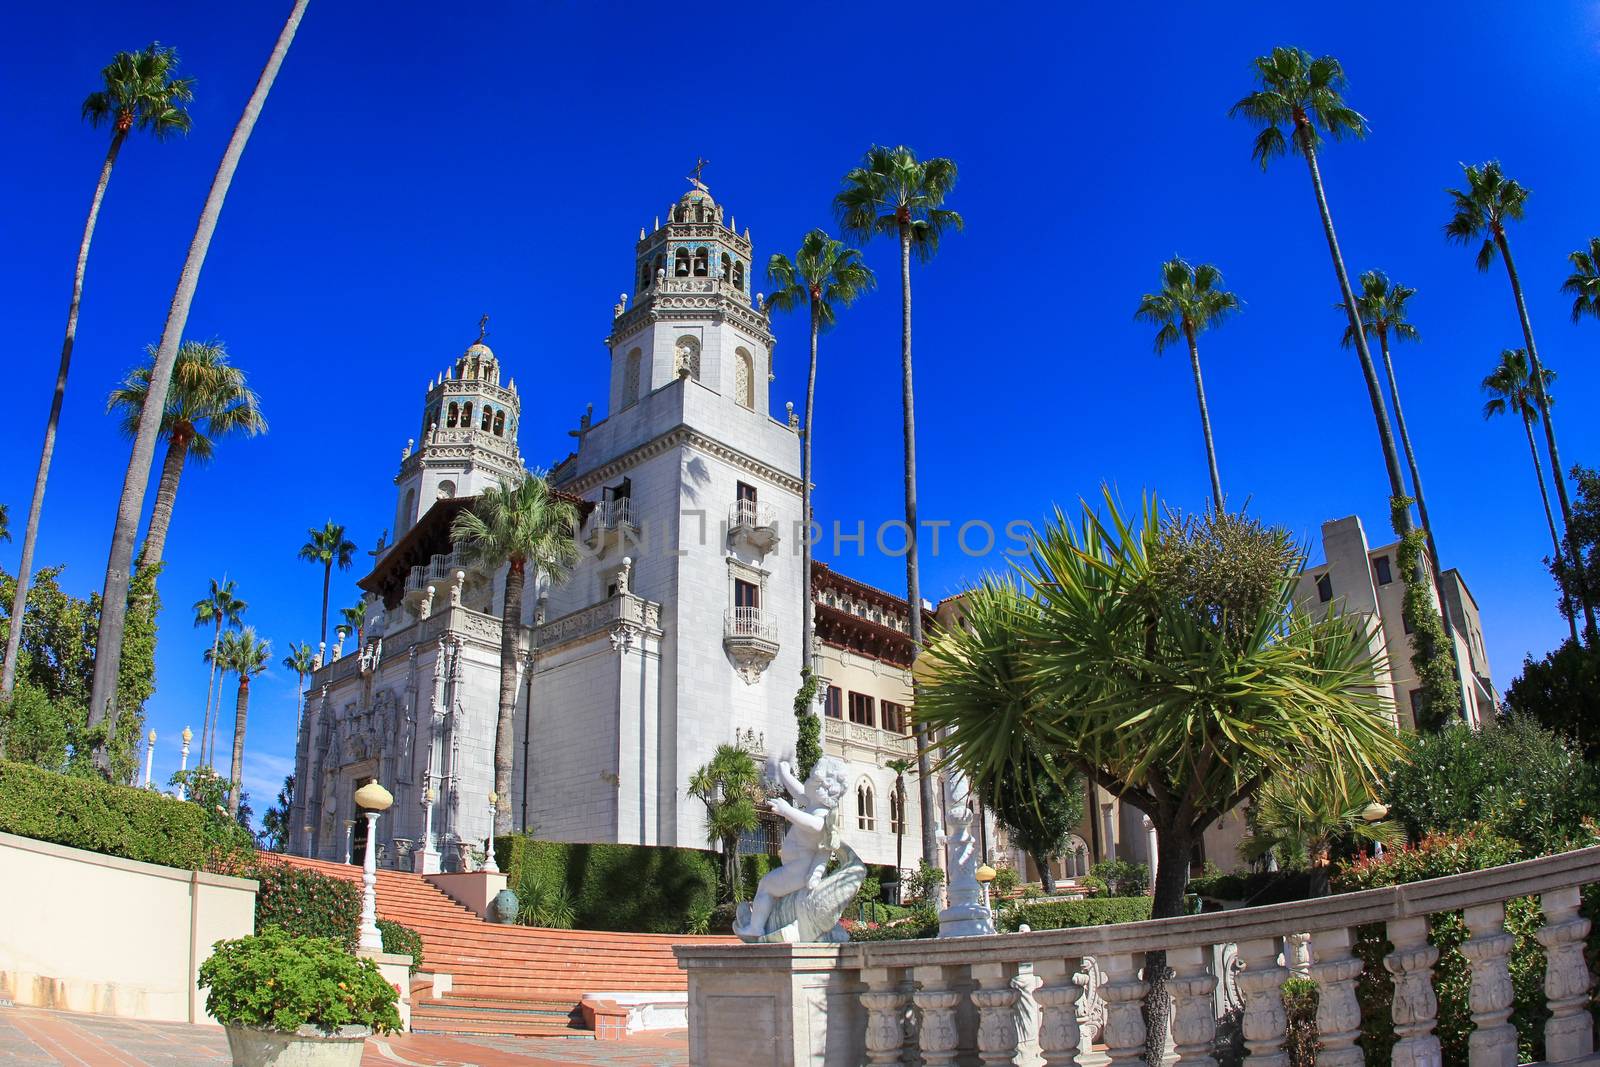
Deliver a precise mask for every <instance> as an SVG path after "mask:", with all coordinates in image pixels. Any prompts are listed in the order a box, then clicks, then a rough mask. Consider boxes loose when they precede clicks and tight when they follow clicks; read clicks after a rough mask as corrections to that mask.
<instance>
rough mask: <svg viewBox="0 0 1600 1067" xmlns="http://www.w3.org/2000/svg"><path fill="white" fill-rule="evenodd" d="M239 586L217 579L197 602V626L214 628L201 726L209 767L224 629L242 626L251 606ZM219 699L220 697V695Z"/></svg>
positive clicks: (204, 756)
mask: <svg viewBox="0 0 1600 1067" xmlns="http://www.w3.org/2000/svg"><path fill="white" fill-rule="evenodd" d="M237 588H238V585H237V583H235V582H232V581H229V580H228V578H227V576H226V575H224V576H223V579H222V581H221V582H218V581H217V580H216V579H215V578H213V579H211V588H210V590H209V591H208V592H207V593H206V595H205V596H203V597H201V598H200V599H199V600H196V601H195V602H194V625H195V628H196V629H198V628H200V627H202V626H210V627H211V628H212V630H211V651H210V652H208V653H207V654H206V656H205V661H206V662H207V663H208V664H210V666H211V677H210V678H209V679H208V680H207V681H206V717H205V719H204V720H203V721H202V723H201V725H200V760H201V761H203V762H204V763H205V764H206V766H208V767H209V766H212V765H213V764H212V763H211V756H210V755H208V754H207V753H208V751H215V749H216V743H215V741H214V740H212V741H211V745H210V749H209V750H208V748H207V740H208V739H212V737H213V730H214V727H215V725H216V724H215V721H214V720H213V719H212V717H211V694H212V691H213V690H214V689H216V688H217V664H218V660H217V647H218V646H219V645H220V644H221V643H222V630H223V628H224V627H228V628H232V627H235V626H239V625H241V622H242V620H243V618H244V613H245V610H246V609H247V608H249V607H250V605H249V604H248V603H246V602H245V601H243V600H240V599H239V597H238V596H237V595H235V593H234V590H235V589H237ZM218 699H219V700H220V696H219V698H218Z"/></svg>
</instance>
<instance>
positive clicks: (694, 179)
mask: <svg viewBox="0 0 1600 1067" xmlns="http://www.w3.org/2000/svg"><path fill="white" fill-rule="evenodd" d="M710 162H711V160H709V159H702V158H700V157H699V156H696V157H695V161H694V174H693V176H691V177H690V178H689V184H690V185H692V186H694V187H695V188H696V189H699V190H700V191H701V192H703V193H709V192H710V191H711V190H710V189H707V188H706V183H705V182H703V181H701V180H700V172H701V171H703V170H705V169H706V165H707V164H709V163H710Z"/></svg>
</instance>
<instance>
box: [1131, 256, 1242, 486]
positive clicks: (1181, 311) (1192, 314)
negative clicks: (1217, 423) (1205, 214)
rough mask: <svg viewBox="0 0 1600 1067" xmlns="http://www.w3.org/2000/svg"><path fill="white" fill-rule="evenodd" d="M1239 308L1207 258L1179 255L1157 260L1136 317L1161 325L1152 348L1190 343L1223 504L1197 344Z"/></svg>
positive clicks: (1214, 474) (1209, 456)
mask: <svg viewBox="0 0 1600 1067" xmlns="http://www.w3.org/2000/svg"><path fill="white" fill-rule="evenodd" d="M1238 310H1239V298H1238V297H1236V296H1234V295H1233V294H1232V293H1230V292H1228V291H1227V290H1225V289H1223V288H1222V272H1221V271H1220V270H1218V269H1217V268H1216V267H1214V266H1212V265H1211V264H1209V263H1202V264H1200V265H1199V266H1198V267H1191V266H1189V264H1187V263H1185V262H1184V261H1183V260H1182V259H1180V258H1179V257H1177V256H1173V257H1172V258H1171V259H1169V260H1167V261H1166V262H1165V263H1163V264H1161V291H1160V292H1158V293H1146V294H1144V297H1143V299H1141V300H1140V301H1139V310H1138V311H1135V312H1134V318H1137V319H1142V320H1144V321H1145V322H1149V323H1152V324H1154V325H1156V326H1159V327H1161V328H1160V329H1159V330H1157V331H1156V352H1157V353H1158V354H1159V353H1160V352H1162V351H1163V350H1164V349H1165V348H1166V347H1167V346H1168V345H1170V344H1173V343H1174V342H1176V341H1177V340H1178V338H1179V337H1182V338H1183V339H1184V341H1186V342H1187V343H1188V345H1189V366H1190V367H1191V368H1192V369H1193V371H1194V392H1195V396H1196V397H1197V398H1198V399H1199V401H1200V428H1201V430H1202V431H1204V433H1205V438H1206V461H1207V462H1208V463H1209V464H1210V466H1211V501H1212V503H1213V504H1214V505H1215V506H1216V509H1217V510H1218V511H1219V512H1220V511H1221V510H1222V506H1223V505H1222V478H1221V476H1220V475H1218V474H1217V446H1216V443H1215V442H1214V441H1212V439H1211V412H1210V410H1209V409H1208V408H1207V407H1206V386H1205V382H1204V381H1203V380H1202V379H1201V377H1200V346H1199V345H1198V344H1197V343H1196V342H1195V338H1196V336H1197V335H1198V334H1199V333H1200V332H1201V331H1203V330H1208V329H1210V328H1211V327H1213V326H1217V325H1220V324H1221V322H1222V320H1223V319H1225V318H1227V317H1228V316H1229V315H1231V314H1233V313H1234V312H1236V311H1238Z"/></svg>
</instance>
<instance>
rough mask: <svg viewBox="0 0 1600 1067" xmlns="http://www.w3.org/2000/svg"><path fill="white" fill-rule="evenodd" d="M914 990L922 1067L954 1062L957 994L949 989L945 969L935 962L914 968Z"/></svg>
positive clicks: (958, 1036)
mask: <svg viewBox="0 0 1600 1067" xmlns="http://www.w3.org/2000/svg"><path fill="white" fill-rule="evenodd" d="M912 973H913V975H914V976H915V978H916V983H917V988H916V992H914V993H912V994H911V1002H912V1003H913V1004H915V1005H916V1007H917V1049H918V1051H919V1052H920V1053H921V1054H922V1063H923V1067H943V1065H945V1064H952V1063H955V1061H956V1054H957V1052H958V1051H959V1046H960V1044H961V1031H960V1029H959V1028H958V1027H957V1026H956V1009H957V1007H958V1006H959V1005H960V1003H961V993H960V992H959V991H958V990H954V989H951V988H950V984H949V983H950V979H949V977H948V976H947V975H946V974H945V969H944V968H943V967H942V966H940V965H938V964H930V965H928V966H924V967H916V968H914V969H913V971H912Z"/></svg>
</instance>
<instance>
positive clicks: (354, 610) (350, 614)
mask: <svg viewBox="0 0 1600 1067" xmlns="http://www.w3.org/2000/svg"><path fill="white" fill-rule="evenodd" d="M339 618H340V619H341V620H342V621H343V624H344V627H345V630H346V632H348V633H353V634H355V635H356V644H357V645H358V646H359V645H360V644H361V642H362V639H363V637H364V634H365V631H366V625H367V605H366V603H365V602H364V601H361V600H358V601H356V602H355V606H354V607H348V608H340V609H339Z"/></svg>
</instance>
